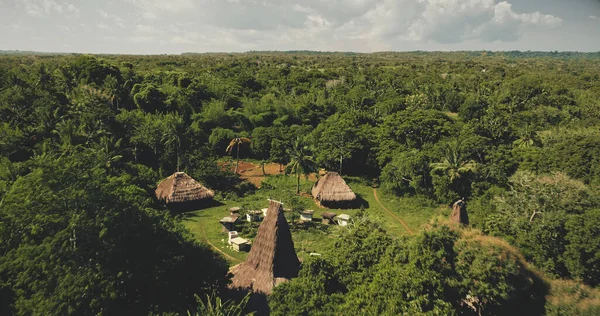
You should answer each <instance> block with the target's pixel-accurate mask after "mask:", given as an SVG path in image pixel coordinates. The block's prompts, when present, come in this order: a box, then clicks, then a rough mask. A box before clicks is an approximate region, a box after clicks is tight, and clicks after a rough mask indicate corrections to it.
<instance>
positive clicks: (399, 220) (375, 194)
mask: <svg viewBox="0 0 600 316" xmlns="http://www.w3.org/2000/svg"><path fill="white" fill-rule="evenodd" d="M373 196H374V197H375V201H377V204H379V206H381V208H382V209H383V210H385V211H386V212H387V213H388V214H390V215H391V216H392V217H393V218H394V219H396V220H397V221H398V222H400V224H402V226H404V228H406V231H407V232H408V233H409V234H410V235H412V234H414V232H413V231H412V229H410V227H408V225H407V224H406V223H405V222H404V221H403V220H402V219H401V218H400V217H398V216H396V214H394V213H392V212H391V211H390V210H388V209H387V208H386V207H385V206H383V204H382V203H381V201H379V197H378V196H377V189H376V188H373Z"/></svg>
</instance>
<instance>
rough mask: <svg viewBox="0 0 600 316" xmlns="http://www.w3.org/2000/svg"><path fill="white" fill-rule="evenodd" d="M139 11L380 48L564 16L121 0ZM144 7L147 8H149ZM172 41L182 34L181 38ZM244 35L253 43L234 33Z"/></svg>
mask: <svg viewBox="0 0 600 316" xmlns="http://www.w3.org/2000/svg"><path fill="white" fill-rule="evenodd" d="M124 1H128V2H130V3H133V4H134V5H135V6H136V7H138V9H139V10H141V11H140V12H141V16H142V17H146V18H152V19H156V20H157V21H160V19H161V18H162V17H164V15H165V14H168V13H175V12H176V13H178V18H181V19H182V20H184V19H185V18H190V19H195V20H196V21H198V22H197V23H199V24H201V26H196V30H198V29H200V28H204V27H206V26H211V27H214V28H217V29H221V30H223V31H226V32H227V34H229V35H230V36H231V37H233V38H235V37H236V34H241V33H243V32H247V31H258V32H259V33H257V34H253V35H252V38H253V39H252V40H254V41H270V40H273V41H274V42H273V43H271V45H273V44H276V43H278V42H279V43H287V41H289V43H290V44H293V45H299V44H304V45H305V46H306V47H307V48H308V47H311V46H310V45H317V44H320V43H322V44H323V45H324V46H327V45H326V44H327V43H333V42H339V43H341V42H343V41H349V42H352V41H363V42H368V43H370V44H371V45H376V46H378V47H381V48H386V47H389V45H390V43H394V42H416V43H438V44H440V43H441V44H453V43H460V42H464V41H470V40H479V41H484V42H495V41H500V42H512V41H516V40H518V39H519V38H521V36H522V35H523V34H525V33H527V32H529V31H532V30H535V29H552V28H555V27H558V26H560V25H561V23H562V19H560V18H559V17H556V16H552V15H548V14H544V13H542V12H539V11H535V12H518V11H515V10H514V9H513V6H512V4H511V3H509V2H507V1H501V2H498V1H497V0H328V1H324V0H305V1H302V2H300V3H294V2H290V1H284V0H263V1H257V0H235V1H234V0H228V1H212V0H204V1H199V2H196V3H192V2H191V0H173V1H159V0H124ZM146 15H148V16H146ZM174 38H175V37H173V38H171V41H173V40H176V41H183V40H182V39H181V38H177V39H174ZM239 40H240V41H241V43H245V44H248V45H252V42H250V39H246V38H244V37H242V36H239Z"/></svg>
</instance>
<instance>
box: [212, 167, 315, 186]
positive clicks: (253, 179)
mask: <svg viewBox="0 0 600 316" xmlns="http://www.w3.org/2000/svg"><path fill="white" fill-rule="evenodd" d="M218 165H219V167H221V168H222V169H224V170H229V171H231V172H232V173H233V172H234V171H235V161H232V162H225V161H219V162H218ZM284 170H285V165H279V164H277V163H273V162H271V163H267V164H265V174H267V175H268V176H270V175H278V174H283V171H284ZM238 174H239V175H240V178H241V179H243V180H246V181H248V182H250V183H252V184H254V185H255V186H256V187H257V188H260V185H261V184H262V182H263V181H264V180H265V176H264V174H263V171H262V166H261V165H260V164H254V163H251V162H247V161H240V163H239V165H238ZM308 179H309V180H310V181H313V182H314V181H317V175H316V174H310V175H309V176H308Z"/></svg>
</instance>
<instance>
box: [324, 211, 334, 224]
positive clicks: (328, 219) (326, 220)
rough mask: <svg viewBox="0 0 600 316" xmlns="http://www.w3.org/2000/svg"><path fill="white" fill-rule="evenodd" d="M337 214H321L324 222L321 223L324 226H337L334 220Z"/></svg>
mask: <svg viewBox="0 0 600 316" xmlns="http://www.w3.org/2000/svg"><path fill="white" fill-rule="evenodd" d="M336 215H337V214H336V213H332V212H325V213H323V214H321V217H323V220H322V221H321V223H322V224H324V225H333V224H335V221H334V220H333V218H334V217H335V216H336Z"/></svg>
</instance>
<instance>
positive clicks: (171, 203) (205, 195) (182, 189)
mask: <svg viewBox="0 0 600 316" xmlns="http://www.w3.org/2000/svg"><path fill="white" fill-rule="evenodd" d="M154 193H155V194H156V198H157V199H158V200H159V201H161V202H163V203H165V204H166V205H167V207H168V208H169V209H171V210H176V211H185V210H193V209H197V208H201V207H202V206H204V202H206V201H207V200H211V199H212V198H213V197H214V195H215V193H214V192H213V191H212V190H209V189H208V188H206V187H205V186H203V185H202V184H200V183H199V182H198V181H196V180H194V179H193V178H192V177H190V176H188V175H187V174H186V173H185V172H176V173H174V174H172V175H171V176H170V177H168V178H166V179H164V180H163V181H162V182H161V183H160V184H159V185H158V187H157V188H156V191H155V192H154Z"/></svg>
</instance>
